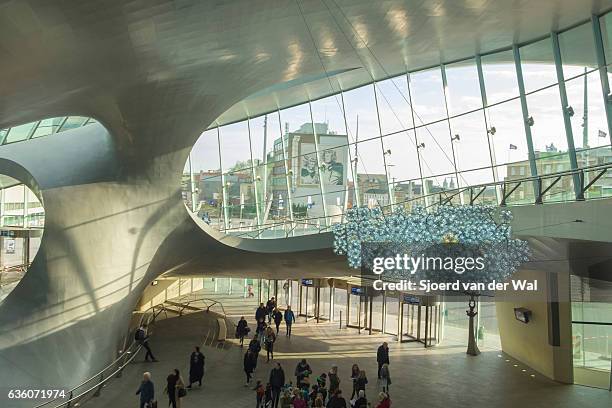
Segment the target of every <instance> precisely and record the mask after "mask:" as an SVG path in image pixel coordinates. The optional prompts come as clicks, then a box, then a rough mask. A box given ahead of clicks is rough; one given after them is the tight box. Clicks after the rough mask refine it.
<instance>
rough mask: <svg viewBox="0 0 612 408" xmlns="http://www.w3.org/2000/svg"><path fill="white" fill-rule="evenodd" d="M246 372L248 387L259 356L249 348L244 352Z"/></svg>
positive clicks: (246, 385)
mask: <svg viewBox="0 0 612 408" xmlns="http://www.w3.org/2000/svg"><path fill="white" fill-rule="evenodd" d="M243 365H244V373H245V374H246V384H245V387H248V386H249V384H250V383H251V375H252V374H253V371H254V370H255V366H256V365H257V356H256V355H255V354H254V353H253V352H252V351H251V350H247V352H246V353H245V354H244V361H243Z"/></svg>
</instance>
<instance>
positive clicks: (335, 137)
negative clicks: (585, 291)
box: [14, 15, 612, 238]
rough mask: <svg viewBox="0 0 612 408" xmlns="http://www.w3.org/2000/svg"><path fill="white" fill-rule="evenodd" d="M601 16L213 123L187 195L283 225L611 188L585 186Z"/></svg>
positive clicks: (305, 230)
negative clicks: (376, 210) (355, 210)
mask: <svg viewBox="0 0 612 408" xmlns="http://www.w3.org/2000/svg"><path fill="white" fill-rule="evenodd" d="M593 21H594V22H595V23H599V25H598V27H593V24H592V23H591V22H588V23H585V24H582V25H579V26H576V27H573V28H571V29H569V30H566V31H563V32H559V33H552V34H551V36H549V37H547V38H543V39H540V40H538V41H534V42H530V43H527V44H519V45H518V46H515V47H512V48H510V47H509V48H508V49H505V50H501V51H498V52H495V53H491V54H485V55H476V56H474V57H472V58H467V59H465V60H461V61H456V62H450V63H445V64H442V65H440V66H437V67H432V68H428V69H425V70H421V71H416V72H407V73H405V74H403V75H399V76H396V77H393V78H388V79H385V80H380V81H375V82H373V83H370V84H366V85H363V86H361V87H358V88H355V89H347V90H344V91H342V92H341V93H338V94H335V95H333V96H330V97H326V98H322V99H318V100H312V101H310V102H306V103H303V104H301V105H297V106H293V107H290V108H286V109H279V110H277V111H273V112H270V113H268V114H267V115H264V116H260V117H256V118H249V119H247V120H244V121H242V122H239V123H233V124H228V125H224V126H219V127H217V128H214V129H210V130H208V131H206V132H204V134H203V135H202V136H201V137H200V139H199V141H198V142H197V144H196V145H195V146H194V148H193V151H192V153H191V155H190V160H189V162H190V166H189V167H188V169H187V170H186V174H185V177H184V178H183V180H187V181H188V180H192V182H184V183H183V189H184V197H185V200H186V201H187V202H188V204H189V207H190V208H192V209H193V210H194V211H197V212H198V214H199V216H200V217H202V218H203V219H205V220H206V222H208V223H209V224H211V225H214V226H215V227H217V228H219V229H220V230H222V231H225V232H227V233H231V234H237V235H240V236H244V237H251V238H274V237H287V236H293V235H301V234H310V233H317V232H321V231H325V230H327V229H328V228H329V227H330V226H331V225H333V224H335V223H338V222H342V220H343V214H344V212H345V211H346V209H348V208H351V207H353V206H358V205H359V206H368V207H373V206H380V207H382V208H383V210H384V211H391V210H392V209H393V208H395V207H396V206H405V207H407V208H411V206H413V205H415V204H419V205H425V206H428V205H434V204H435V203H437V202H440V201H442V198H446V197H451V198H449V200H448V202H451V203H456V204H466V203H486V204H510V205H520V204H529V203H531V204H533V203H534V202H551V201H561V200H574V199H581V198H582V196H584V197H585V198H597V197H606V196H610V194H612V178H611V177H610V175H609V174H608V173H606V174H605V175H604V176H603V177H601V178H598V179H597V181H596V182H595V183H593V184H592V185H591V186H589V188H588V190H586V191H584V192H583V191H582V190H583V189H582V187H584V186H585V185H588V182H589V180H590V179H591V178H594V177H595V176H596V175H597V173H596V172H594V171H595V170H597V167H602V166H606V165H607V164H610V163H612V150H611V148H610V140H611V139H610V137H611V135H610V126H609V125H610V120H609V117H608V116H609V115H611V114H612V113H611V112H610V109H609V107H608V106H606V104H607V98H606V97H602V96H604V95H606V93H605V89H606V87H608V86H609V85H608V84H607V80H606V79H607V76H606V75H600V71H601V72H604V73H605V72H607V65H608V63H607V61H608V59H609V58H612V57H610V49H612V47H610V45H609V44H610V43H611V40H610V38H612V37H610V34H609V33H610V32H612V29H610V30H609V29H608V28H609V26H610V24H609V21H610V17H609V16H608V15H604V16H602V17H600V18H599V20H597V19H594V20H593ZM604 82H606V83H604ZM564 101H566V106H563V105H564ZM15 129H17V128H15ZM14 132H15V134H16V136H15V137H17V138H20V137H21V136H20V135H21V134H22V133H28V132H32V129H28V130H27V132H26V130H23V129H19V130H15V131H14ZM580 169H585V172H584V180H585V183H584V184H582V185H580V184H579V178H578V176H577V174H575V173H576V172H577V171H578V170H580ZM189 171H192V173H191V174H190V173H189ZM559 174H561V179H560V180H557V181H555V178H556V177H557V175H559ZM537 178H541V180H537ZM524 179H528V180H524ZM479 185H488V186H487V187H486V188H484V189H483V190H482V192H481V193H480V194H478V195H477V194H475V193H474V191H480V190H481V188H480V187H479V188H478V189H476V188H473V186H479ZM514 187H516V188H514ZM476 195H477V198H475V196H476Z"/></svg>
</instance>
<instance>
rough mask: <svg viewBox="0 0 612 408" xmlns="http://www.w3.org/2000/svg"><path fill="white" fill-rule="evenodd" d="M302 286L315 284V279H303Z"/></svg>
mask: <svg viewBox="0 0 612 408" xmlns="http://www.w3.org/2000/svg"><path fill="white" fill-rule="evenodd" d="M302 286H314V279H302Z"/></svg>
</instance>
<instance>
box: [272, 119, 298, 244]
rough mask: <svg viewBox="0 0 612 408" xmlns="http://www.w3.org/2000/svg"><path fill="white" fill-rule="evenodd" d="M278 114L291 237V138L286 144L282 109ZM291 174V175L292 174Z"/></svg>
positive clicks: (292, 223)
mask: <svg viewBox="0 0 612 408" xmlns="http://www.w3.org/2000/svg"><path fill="white" fill-rule="evenodd" d="M276 114H277V115H278V129H279V131H280V135H281V148H282V151H283V162H284V164H285V182H286V184H287V206H288V207H287V212H288V214H289V219H290V220H291V235H292V236H293V235H295V232H294V230H295V224H294V222H293V221H294V220H293V194H292V193H291V183H292V181H293V180H291V175H292V173H293V172H291V170H290V168H289V159H288V158H287V152H288V151H289V150H288V149H289V148H288V147H287V146H285V143H289V138H287V141H286V142H285V135H284V134H283V123H282V120H281V115H280V109H277V110H276ZM290 172H291V173H290Z"/></svg>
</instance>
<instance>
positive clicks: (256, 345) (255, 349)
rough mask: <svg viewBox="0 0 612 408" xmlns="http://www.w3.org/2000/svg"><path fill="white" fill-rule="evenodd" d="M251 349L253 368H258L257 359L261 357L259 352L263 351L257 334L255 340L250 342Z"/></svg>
mask: <svg viewBox="0 0 612 408" xmlns="http://www.w3.org/2000/svg"><path fill="white" fill-rule="evenodd" d="M249 351H250V352H251V353H253V370H254V369H256V368H257V360H258V358H259V352H260V351H261V343H260V342H259V338H258V337H257V335H256V336H255V337H253V340H251V342H250V343H249Z"/></svg>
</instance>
